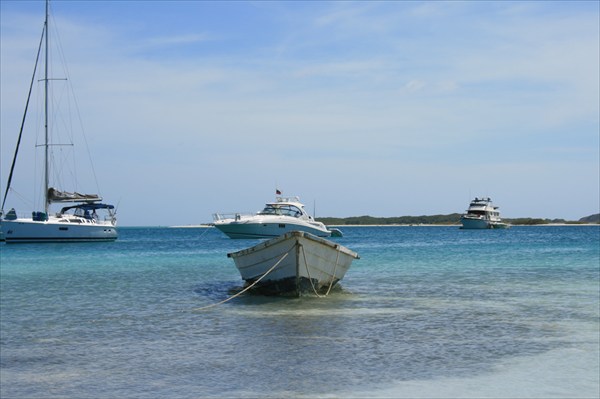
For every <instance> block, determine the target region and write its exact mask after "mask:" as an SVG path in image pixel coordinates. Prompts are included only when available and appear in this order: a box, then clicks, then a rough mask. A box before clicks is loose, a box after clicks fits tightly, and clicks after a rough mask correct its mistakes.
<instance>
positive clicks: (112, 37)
mask: <svg viewBox="0 0 600 399" xmlns="http://www.w3.org/2000/svg"><path fill="white" fill-rule="evenodd" d="M51 7H52V12H53V16H54V21H55V23H56V26H57V29H58V32H59V35H60V39H61V43H62V47H63V50H64V53H65V56H66V58H67V62H68V67H69V72H70V74H69V76H70V81H71V83H72V85H73V87H74V91H75V93H76V96H77V102H78V104H79V109H80V113H81V118H82V120H83V124H84V126H85V132H86V137H87V140H88V143H89V144H90V152H91V153H92V158H93V160H94V166H95V170H96V175H97V179H98V181H99V185H100V191H101V193H102V195H103V196H104V197H105V199H106V200H107V201H108V202H113V203H118V204H119V222H120V224H121V225H126V226H135V225H179V224H196V223H201V222H207V221H210V220H211V214H212V213H214V212H234V211H257V210H259V209H260V208H261V207H262V205H263V204H264V202H266V201H269V200H272V199H273V198H274V191H275V187H276V186H278V187H279V188H280V189H281V190H282V191H283V192H284V194H288V195H299V196H300V197H301V199H302V200H303V201H304V202H305V204H306V205H307V208H308V209H309V211H310V212H311V213H312V212H313V209H312V208H313V204H316V208H317V209H316V214H317V216H339V217H347V216H358V215H372V216H401V215H422V214H445V213H453V212H462V211H464V210H465V209H466V207H467V206H468V202H469V199H470V198H471V197H475V196H484V195H485V196H490V197H492V199H493V200H494V201H495V203H496V205H498V206H500V210H501V212H502V215H503V216H505V217H526V216H531V217H544V218H566V219H579V218H580V217H583V216H587V215H589V214H592V213H597V212H599V207H600V199H599V191H600V188H599V180H600V177H599V168H600V160H599V151H600V149H599V148H600V144H599V136H600V131H599V129H600V128H599V126H600V115H599V112H600V111H599V108H600V104H599V102H600V99H599V98H600V83H599V74H600V67H599V46H600V45H599V35H600V33H599V30H600V28H599V19H600V11H599V2H596V1H582V2H577V1H565V2H560V1H548V2H542V1H531V2H507V1H500V2H493V1H485V2H450V1H440V2H417V1H415V2H412V1H398V2H392V1H389V2H340V1H335V2H273V1H268V2H260V1H256V2H254V1H248V2H240V1H235V2H233V1H232V2H205V1H203V2H196V1H181V2H177V1H165V2H162V1H85V2H84V1H54V2H52V3H51ZM43 13H44V4H43V2H39V1H10V0H9V1H6V0H2V1H1V2H0V23H1V26H0V34H1V35H0V73H1V74H0V79H1V80H0V83H1V86H0V89H1V93H0V94H1V97H0V99H1V104H0V105H1V109H0V117H1V118H0V119H1V121H0V123H1V141H0V144H1V156H2V159H1V162H0V165H1V167H2V170H1V171H0V172H1V179H0V182H1V188H2V192H4V188H5V186H6V178H7V175H8V168H9V165H10V162H11V158H12V152H13V149H14V143H15V142H16V136H17V133H18V129H19V124H20V120H21V118H22V112H23V108H24V105H25V99H26V95H27V89H28V85H29V81H30V79H31V71H32V68H33V61H34V57H35V53H36V50H37V45H38V41H39V35H40V33H41V28H42V23H43ZM31 147H33V145H31ZM39 162H40V161H39V160H37V161H35V160H34V156H33V155H32V154H31V155H28V154H26V153H25V152H24V154H23V155H22V157H21V159H20V160H19V164H18V166H19V165H25V166H21V169H25V171H24V172H23V175H18V177H22V178H21V179H20V181H25V182H26V183H27V184H25V183H20V184H24V185H22V186H19V187H18V191H19V194H20V195H21V196H22V197H27V196H28V195H27V194H28V192H29V191H28V190H30V188H29V186H32V185H33V183H32V182H31V180H32V179H31V178H29V179H28V178H25V175H24V173H25V172H27V169H33V166H32V165H37V164H39ZM20 173H21V172H20ZM19 198H20V197H18V196H15V199H14V200H13V204H12V205H9V206H15V207H16V208H17V209H18V210H19V209H21V210H28V208H27V203H26V202H22V203H21V202H19Z"/></svg>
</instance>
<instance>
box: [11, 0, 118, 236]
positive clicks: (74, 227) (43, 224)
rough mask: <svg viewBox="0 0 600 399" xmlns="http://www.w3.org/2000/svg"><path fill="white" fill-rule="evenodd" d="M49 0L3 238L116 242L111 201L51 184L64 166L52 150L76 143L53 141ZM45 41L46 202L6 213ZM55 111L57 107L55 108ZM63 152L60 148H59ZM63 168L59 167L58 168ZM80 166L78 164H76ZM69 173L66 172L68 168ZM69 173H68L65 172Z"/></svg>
mask: <svg viewBox="0 0 600 399" xmlns="http://www.w3.org/2000/svg"><path fill="white" fill-rule="evenodd" d="M48 16H49V2H48V1H46V19H45V23H44V28H43V31H42V38H41V39H40V44H39V49H38V55H37V58H36V62H35V67H34V72H33V77H32V79H31V85H30V88H29V96H28V98H27V103H26V106H25V115H24V117H23V122H22V125H21V130H20V133H19V135H18V139H17V146H16V150H15V154H14V157H13V161H12V166H11V168H10V174H9V177H8V180H7V187H6V192H5V193H4V199H3V201H2V208H1V209H2V210H1V211H0V238H1V239H2V240H4V241H6V243H17V242H82V241H113V240H116V239H117V229H116V223H117V219H116V212H115V207H114V206H113V205H110V204H105V203H102V197H100V196H99V195H98V194H81V193H78V192H68V191H64V190H60V189H57V188H55V187H52V186H51V184H52V185H54V184H53V183H52V181H51V176H52V177H54V176H58V174H59V172H61V171H63V168H58V167H57V168H53V170H51V168H52V166H53V165H55V163H56V154H55V153H53V151H54V148H56V147H64V146H73V144H72V143H69V144H64V143H62V142H60V141H58V139H55V140H56V141H55V140H53V139H52V137H51V133H52V132H54V131H55V130H60V129H59V128H58V127H57V126H50V124H52V121H54V120H56V119H58V118H56V116H55V115H54V114H53V115H52V116H50V115H49V111H48V108H49V97H50V96H49V94H48V92H49V87H48V86H49V84H50V82H51V81H54V80H65V79H54V78H51V77H49V76H48V70H49V63H48V61H49V54H48V49H49V45H48V43H49V39H48V37H49V34H48V32H49V26H48V23H49V18H48ZM43 43H44V44H45V46H44V47H45V51H44V52H43V53H44V55H45V68H44V71H45V72H44V75H43V76H42V77H41V78H40V79H39V81H41V82H43V85H44V102H43V104H44V112H43V115H44V131H45V134H44V140H43V143H42V144H40V145H38V147H42V148H43V151H44V162H43V168H44V170H43V176H44V181H43V187H42V189H41V193H42V195H41V196H42V197H43V198H42V201H43V205H41V204H40V208H42V209H43V210H40V211H34V212H31V213H25V214H21V213H17V211H16V210H15V208H14V207H13V208H11V209H10V210H9V211H8V212H4V209H5V208H4V206H5V204H6V199H7V196H8V194H9V192H11V188H12V186H11V184H12V177H13V172H14V170H15V165H16V161H17V154H18V153H19V146H20V143H21V138H22V134H23V127H24V125H25V120H26V117H27V109H28V105H29V100H30V97H31V91H32V90H31V89H32V87H33V83H34V82H35V81H36V79H35V78H36V74H37V73H38V61H39V59H40V53H42V52H41V50H42V44H43ZM52 109H54V110H55V111H54V112H56V109H57V108H52ZM58 151H61V150H58ZM57 169H60V170H57ZM77 169H79V167H77ZM65 172H66V171H65ZM65 174H66V173H65ZM63 178H64V176H58V177H56V178H55V180H56V181H55V182H54V183H57V182H59V181H63ZM56 203H59V204H62V208H61V209H60V210H59V211H58V212H54V213H53V212H51V211H50V209H51V205H52V204H56Z"/></svg>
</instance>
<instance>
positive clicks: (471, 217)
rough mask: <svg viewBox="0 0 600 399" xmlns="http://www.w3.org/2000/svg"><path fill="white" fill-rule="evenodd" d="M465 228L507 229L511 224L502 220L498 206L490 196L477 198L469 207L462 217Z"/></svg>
mask: <svg viewBox="0 0 600 399" xmlns="http://www.w3.org/2000/svg"><path fill="white" fill-rule="evenodd" d="M460 222H461V223H462V227H461V228H463V229H506V228H509V227H510V225H509V224H506V223H504V222H502V219H500V211H498V207H497V206H494V205H493V204H492V200H491V199H490V198H477V197H476V198H475V199H474V200H473V201H471V203H470V204H469V209H468V210H467V212H466V213H465V214H463V215H462V216H461V218H460Z"/></svg>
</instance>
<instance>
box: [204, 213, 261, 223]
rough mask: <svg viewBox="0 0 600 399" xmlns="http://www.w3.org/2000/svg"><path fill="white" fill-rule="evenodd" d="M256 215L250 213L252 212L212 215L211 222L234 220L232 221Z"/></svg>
mask: <svg viewBox="0 0 600 399" xmlns="http://www.w3.org/2000/svg"><path fill="white" fill-rule="evenodd" d="M254 215H256V213H252V212H230V213H213V215H212V216H213V221H215V222H217V221H219V220H228V219H234V220H240V219H241V218H244V217H250V216H254Z"/></svg>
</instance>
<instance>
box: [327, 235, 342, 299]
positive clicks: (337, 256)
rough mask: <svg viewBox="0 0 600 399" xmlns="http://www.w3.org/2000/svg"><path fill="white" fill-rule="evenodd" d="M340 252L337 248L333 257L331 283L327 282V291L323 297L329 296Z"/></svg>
mask: <svg viewBox="0 0 600 399" xmlns="http://www.w3.org/2000/svg"><path fill="white" fill-rule="evenodd" d="M340 252H341V251H340V247H337V254H336V255H335V266H334V267H333V274H332V275H331V281H330V282H329V288H328V289H327V293H326V294H325V296H327V295H329V291H331V287H333V280H335V271H336V270H337V266H338V259H339V258H340Z"/></svg>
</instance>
